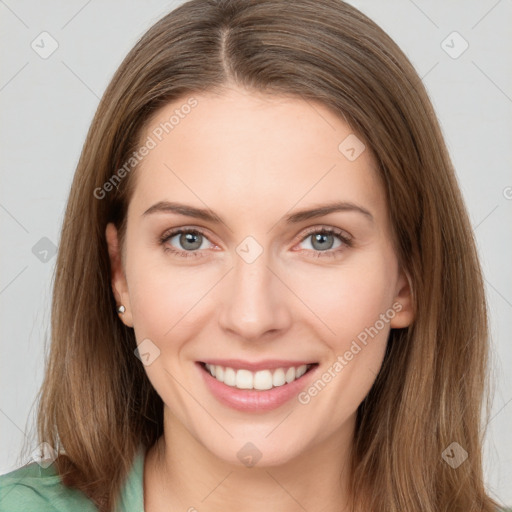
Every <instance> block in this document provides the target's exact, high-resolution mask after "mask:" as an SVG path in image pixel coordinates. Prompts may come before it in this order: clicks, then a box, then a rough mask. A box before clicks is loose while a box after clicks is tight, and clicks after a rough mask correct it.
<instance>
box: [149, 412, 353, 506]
mask: <svg viewBox="0 0 512 512" xmlns="http://www.w3.org/2000/svg"><path fill="white" fill-rule="evenodd" d="M353 432H354V421H353V420H350V421H347V423H346V424H345V425H344V430H342V431H341V432H339V433H337V434H336V436H332V437H331V438H327V439H324V440H323V441H322V442H320V443H318V444H316V445H315V446H311V447H310V448H309V449H308V450H306V451H303V452H301V453H300V454H298V455H297V456H296V457H294V458H293V459H292V460H287V461H285V462H283V463H281V464H278V465H272V466H261V467H260V466H259V465H258V464H256V465H255V466H253V467H247V466H244V465H243V464H234V463H231V462H227V461H225V460H222V459H220V458H218V457H217V456H216V455H214V454H212V453H211V452H210V451H209V450H208V449H206V448H205V447H204V446H203V445H202V444H201V443H199V442H198V440H197V439H196V438H195V437H193V436H192V435H191V434H190V432H189V431H188V430H187V429H186V428H185V427H184V426H183V424H182V423H181V422H180V421H179V420H178V419H177V418H176V417H174V416H173V415H172V414H171V413H170V411H169V410H168V409H167V407H166V406H164V435H163V436H162V437H161V438H160V439H159V440H158V442H157V443H156V444H155V445H154V446H153V447H152V448H151V449H150V450H149V451H148V453H147V456H146V461H145V467H144V502H145V510H146V512H159V511H160V510H169V506H172V508H173V509H176V510H178V509H179V510H183V511H187V512H214V511H218V510H224V511H226V512H230V511H231V510H233V511H235V510H236V511H238V510H244V511H246V512H256V511H257V512H260V511H261V510H263V509H264V510H265V511H267V512H274V511H276V512H277V511H279V512H296V511H298V510H307V511H308V512H320V511H321V512H334V511H336V512H344V511H348V510H349V508H348V499H347V497H348V495H347V488H348V475H349V473H348V472H349V448H350V446H351V444H352V440H353Z"/></svg>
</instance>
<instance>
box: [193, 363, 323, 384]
mask: <svg viewBox="0 0 512 512" xmlns="http://www.w3.org/2000/svg"><path fill="white" fill-rule="evenodd" d="M199 364H200V366H201V368H202V369H203V370H204V371H205V372H207V373H208V374H209V375H211V376H212V377H213V378H214V379H215V380H217V381H218V382H222V383H223V384H225V385H226V386H230V387H234V388H237V389H240V390H257V391H266V390H269V389H273V388H277V387H280V386H286V385H287V384H290V383H292V382H295V381H296V380H298V379H300V378H301V377H302V376H303V375H305V374H306V373H308V372H309V371H311V370H312V369H313V368H314V367H315V366H318V363H306V364H294V365H289V364H288V365H285V364H283V366H277V367H274V368H271V367H270V366H275V363H274V365H272V364H270V363H269V364H268V366H269V367H267V368H265V367H263V368H262V369H259V370H257V371H253V370H250V369H248V368H238V367H234V366H233V367H232V366H228V365H220V364H212V363H205V362H202V361H200V362H199ZM258 366H261V365H258Z"/></svg>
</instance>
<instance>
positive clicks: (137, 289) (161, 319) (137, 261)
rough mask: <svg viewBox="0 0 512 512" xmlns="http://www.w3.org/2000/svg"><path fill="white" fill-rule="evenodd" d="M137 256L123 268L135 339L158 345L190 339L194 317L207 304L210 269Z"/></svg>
mask: <svg viewBox="0 0 512 512" xmlns="http://www.w3.org/2000/svg"><path fill="white" fill-rule="evenodd" d="M139 256H140V257H137V256H135V257H134V258H133V260H132V261H133V263H132V265H131V266H129V265H127V273H128V280H129V284H130V306H131V308H132V312H133V323H134V329H135V334H136V337H137V340H138V341H139V340H141V339H143V338H150V339H152V340H154V342H155V343H156V344H157V345H159V346H160V345H163V344H164V342H165V341H166V340H170V339H173V340H178V339H182V337H183V336H185V337H190V336H193V334H194V333H195V330H196V329H197V326H198V325H199V323H198V321H197V315H198V314H199V313H200V312H201V310H202V308H204V305H205V304H207V303H208V300H209V298H208V290H209V289H210V288H212V286H213V284H214V283H215V279H213V277H214V276H212V272H211V270H210V271H209V272H207V271H206V267H200V266H196V267H194V268H193V269H191V268H187V267H186V266H181V267H180V266H179V265H173V264H172V263H171V262H167V261H166V260H165V258H161V259H160V258H158V262H157V263H155V259H154V257H152V258H149V257H144V254H143V253H142V251H141V252H140V254H139ZM203 301H205V303H204V304H201V303H202V302H203ZM185 333H186V334H185Z"/></svg>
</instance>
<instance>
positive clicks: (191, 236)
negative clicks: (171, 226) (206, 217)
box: [160, 228, 208, 258]
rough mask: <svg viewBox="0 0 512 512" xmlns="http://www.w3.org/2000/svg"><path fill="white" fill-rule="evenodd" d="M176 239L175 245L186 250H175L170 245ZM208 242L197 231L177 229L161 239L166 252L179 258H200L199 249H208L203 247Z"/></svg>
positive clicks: (165, 234)
mask: <svg viewBox="0 0 512 512" xmlns="http://www.w3.org/2000/svg"><path fill="white" fill-rule="evenodd" d="M173 238H175V239H176V241H175V243H177V244H179V245H181V247H183V249H184V250H179V249H175V248H174V247H173V246H171V245H169V243H170V242H171V241H172V240H173ZM205 240H208V239H207V238H206V236H205V235H204V234H203V233H202V232H201V231H199V230H197V229H183V228H181V229H176V230H173V231H170V232H169V231H167V232H166V233H164V234H163V235H162V237H161V238H160V244H161V245H163V247H164V251H165V252H171V253H173V254H176V255H178V256H183V257H184V258H187V257H189V256H200V253H199V252H198V250H199V249H207V248H208V247H202V246H203V242H204V241H205Z"/></svg>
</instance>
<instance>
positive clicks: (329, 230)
mask: <svg viewBox="0 0 512 512" xmlns="http://www.w3.org/2000/svg"><path fill="white" fill-rule="evenodd" d="M183 233H197V234H200V235H202V236H203V237H205V238H206V239H207V240H208V241H209V242H210V243H211V244H213V245H217V244H215V243H214V242H212V241H211V240H210V236H209V235H208V234H207V233H206V230H205V229H204V228H201V227H198V226H180V227H176V228H170V229H168V230H166V231H165V232H164V233H163V234H162V235H161V236H160V237H159V242H160V244H161V245H165V243H166V242H167V241H168V240H169V239H170V238H174V237H175V236H176V235H179V234H183ZM314 233H326V234H329V235H334V236H336V237H338V239H339V240H340V241H341V242H342V244H343V245H344V246H346V247H344V248H343V249H346V248H347V247H352V245H353V236H352V235H351V234H350V233H348V232H347V231H345V230H343V229H341V228H337V227H334V226H328V225H322V224H317V225H315V226H310V227H309V228H306V230H305V231H304V230H303V231H302V232H301V234H300V235H299V236H298V238H297V239H296V241H295V242H294V244H297V243H301V242H304V240H306V239H307V238H308V237H309V236H311V235H312V234H314ZM343 249H340V248H338V249H328V250H326V251H311V250H308V249H301V250H299V251H297V252H302V251H306V252H312V253H314V254H316V257H321V256H323V255H325V256H336V255H338V253H339V252H340V251H341V250H343ZM165 250H166V251H170V252H172V253H175V254H177V255H180V254H181V255H182V256H192V257H194V256H201V253H202V252H204V251H205V250H206V249H201V250H199V249H197V250H195V251H183V250H180V249H174V248H172V249H171V248H169V247H166V248H165Z"/></svg>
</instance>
